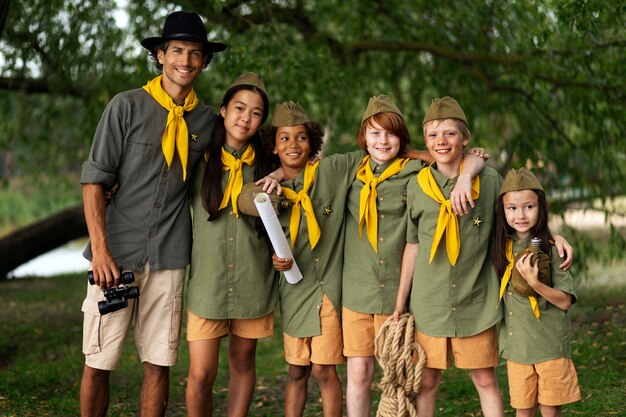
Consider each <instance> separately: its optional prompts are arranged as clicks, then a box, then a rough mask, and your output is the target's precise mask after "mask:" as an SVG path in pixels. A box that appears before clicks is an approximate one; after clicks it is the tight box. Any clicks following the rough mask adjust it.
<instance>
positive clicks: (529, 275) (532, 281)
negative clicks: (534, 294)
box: [515, 253, 539, 288]
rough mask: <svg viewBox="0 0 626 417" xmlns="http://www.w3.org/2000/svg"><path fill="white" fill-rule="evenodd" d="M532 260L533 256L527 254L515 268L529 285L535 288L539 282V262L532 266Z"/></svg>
mask: <svg viewBox="0 0 626 417" xmlns="http://www.w3.org/2000/svg"><path fill="white" fill-rule="evenodd" d="M531 259H532V254H531V253H525V254H523V255H522V256H520V258H519V259H518V260H517V263H516V264H515V267H516V268H517V270H518V271H519V273H520V275H522V278H524V280H525V281H526V282H527V283H528V285H530V286H531V287H532V288H534V287H535V285H537V283H538V282H539V262H536V261H535V264H534V265H532V263H531Z"/></svg>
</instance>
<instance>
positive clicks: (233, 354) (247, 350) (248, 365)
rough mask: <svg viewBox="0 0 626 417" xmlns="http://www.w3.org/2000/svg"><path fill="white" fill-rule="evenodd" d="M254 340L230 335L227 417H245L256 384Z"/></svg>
mask: <svg viewBox="0 0 626 417" xmlns="http://www.w3.org/2000/svg"><path fill="white" fill-rule="evenodd" d="M256 344H257V340H256V339H246V338H243V337H239V336H236V335H234V334H231V335H230V340H229V342H228V366H229V368H230V383H229V384H228V416H229V417H246V416H247V415H248V410H249V409H250V403H251V402H252V395H253V394H254V386H255V384H256Z"/></svg>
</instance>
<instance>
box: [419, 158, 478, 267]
mask: <svg viewBox="0 0 626 417" xmlns="http://www.w3.org/2000/svg"><path fill="white" fill-rule="evenodd" d="M431 169H432V168H431V166H428V167H426V168H424V169H422V170H421V171H420V172H419V173H418V174H417V182H418V184H419V186H420V188H421V189H422V191H424V194H426V195H427V196H428V197H430V198H432V199H433V200H435V201H436V202H437V203H439V204H440V205H441V208H440V210H439V218H438V219H437V229H436V230H435V235H434V236H433V245H432V247H431V248H430V259H429V261H428V263H431V262H432V261H433V258H434V257H435V253H436V252H437V247H438V246H439V242H440V241H441V238H442V237H443V233H444V232H445V233H446V250H447V253H448V260H449V261H450V265H452V266H455V265H456V261H457V259H458V257H459V253H460V252H461V237H460V234H459V220H458V218H457V216H456V214H455V213H454V211H453V210H452V203H451V202H450V200H446V199H445V198H444V196H443V194H442V193H441V190H440V189H439V186H438V185H437V181H435V177H433V173H432V171H431ZM462 170H463V165H461V167H460V171H459V172H461V171H462ZM479 196H480V178H479V177H478V176H476V177H475V178H474V179H473V180H472V198H473V199H474V200H476V199H478V197H479Z"/></svg>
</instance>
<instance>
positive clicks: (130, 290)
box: [87, 268, 139, 316]
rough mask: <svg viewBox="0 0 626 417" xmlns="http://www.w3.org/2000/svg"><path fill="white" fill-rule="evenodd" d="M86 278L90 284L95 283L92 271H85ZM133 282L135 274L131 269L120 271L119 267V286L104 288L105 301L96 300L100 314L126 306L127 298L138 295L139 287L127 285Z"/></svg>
mask: <svg viewBox="0 0 626 417" xmlns="http://www.w3.org/2000/svg"><path fill="white" fill-rule="evenodd" d="M87 279H88V280H89V283H90V284H91V285H94V284H95V281H94V279H93V271H88V272H87ZM133 282H135V275H134V274H133V273H132V271H126V272H122V268H120V285H119V287H111V288H106V289H105V290H104V297H105V298H106V301H98V310H99V311H100V315H103V316H104V315H105V314H109V313H112V312H114V311H117V310H121V309H123V308H126V307H128V299H129V298H138V297H139V288H137V287H129V286H128V284H131V283H133Z"/></svg>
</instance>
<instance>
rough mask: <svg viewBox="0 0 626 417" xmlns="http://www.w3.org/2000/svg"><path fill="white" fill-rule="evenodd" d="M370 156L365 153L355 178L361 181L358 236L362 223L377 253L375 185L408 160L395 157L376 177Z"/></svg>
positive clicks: (399, 168)
mask: <svg viewBox="0 0 626 417" xmlns="http://www.w3.org/2000/svg"><path fill="white" fill-rule="evenodd" d="M370 158H371V157H370V155H366V156H365V157H364V158H363V161H362V162H361V165H360V166H359V169H358V170H357V172H356V177H357V179H359V180H361V181H362V182H363V188H362V189H361V198H360V203H359V237H362V234H363V224H365V226H366V230H367V239H368V240H369V241H370V243H371V244H372V247H373V248H374V251H375V252H377V253H378V241H377V237H378V236H377V235H378V211H377V210H376V199H377V198H378V192H377V191H376V186H377V185H378V184H380V183H381V182H383V181H385V180H386V179H388V178H390V177H393V176H394V175H396V174H398V173H399V172H400V171H402V169H403V168H404V166H405V165H406V163H407V162H409V160H408V159H406V158H398V159H396V160H395V161H393V162H392V163H391V165H389V166H388V167H387V168H386V169H385V170H384V171H383V173H382V174H381V175H380V177H378V178H376V177H375V176H374V173H373V172H372V167H371V166H370Z"/></svg>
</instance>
